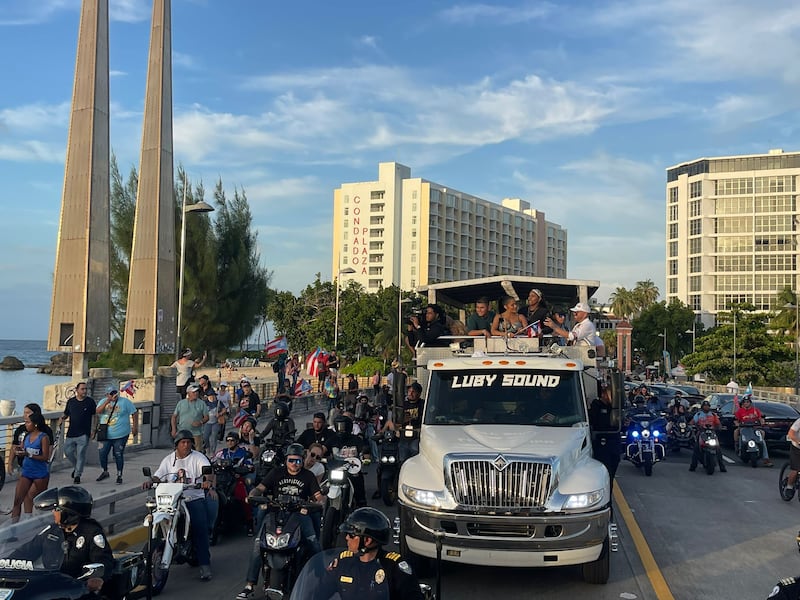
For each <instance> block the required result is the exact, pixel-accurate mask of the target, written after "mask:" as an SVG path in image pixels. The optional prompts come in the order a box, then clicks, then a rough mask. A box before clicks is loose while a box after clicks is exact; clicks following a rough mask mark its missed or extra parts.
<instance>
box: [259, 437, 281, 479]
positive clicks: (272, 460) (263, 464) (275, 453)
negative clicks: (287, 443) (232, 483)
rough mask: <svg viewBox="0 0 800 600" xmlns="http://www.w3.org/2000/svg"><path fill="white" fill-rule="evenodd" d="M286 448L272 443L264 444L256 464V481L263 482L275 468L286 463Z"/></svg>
mask: <svg viewBox="0 0 800 600" xmlns="http://www.w3.org/2000/svg"><path fill="white" fill-rule="evenodd" d="M284 458H285V456H284V447H283V446H282V445H280V444H275V443H273V442H271V441H267V442H264V445H263V446H262V447H261V449H260V450H259V454H258V462H257V464H256V480H257V481H261V480H262V479H264V477H266V476H267V474H269V472H270V471H272V469H274V468H275V467H280V466H281V465H282V464H283V461H284Z"/></svg>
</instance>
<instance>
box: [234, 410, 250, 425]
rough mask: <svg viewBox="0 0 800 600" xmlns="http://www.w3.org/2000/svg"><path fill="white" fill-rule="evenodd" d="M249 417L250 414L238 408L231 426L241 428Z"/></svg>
mask: <svg viewBox="0 0 800 600" xmlns="http://www.w3.org/2000/svg"><path fill="white" fill-rule="evenodd" d="M249 416H250V413H249V412H247V411H246V410H245V409H243V408H240V409H239V413H238V414H237V415H236V416H235V417H233V426H234V427H237V428H238V427H241V426H242V424H244V422H245V421H246V420H247V417H249Z"/></svg>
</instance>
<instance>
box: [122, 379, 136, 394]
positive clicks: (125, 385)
mask: <svg viewBox="0 0 800 600" xmlns="http://www.w3.org/2000/svg"><path fill="white" fill-rule="evenodd" d="M119 391H120V392H122V393H123V394H127V395H128V396H130V397H131V398H133V396H134V394H136V382H135V381H134V380H133V379H129V380H128V381H123V382H122V383H121V384H120V385H119Z"/></svg>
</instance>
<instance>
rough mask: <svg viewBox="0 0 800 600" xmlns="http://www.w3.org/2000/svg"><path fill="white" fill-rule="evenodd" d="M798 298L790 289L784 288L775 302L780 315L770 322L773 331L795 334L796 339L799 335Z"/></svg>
mask: <svg viewBox="0 0 800 600" xmlns="http://www.w3.org/2000/svg"><path fill="white" fill-rule="evenodd" d="M797 301H798V296H797V294H795V293H794V292H793V291H792V289H791V288H790V287H788V286H787V287H785V288H783V289H782V290H781V291H780V292H779V293H778V298H777V301H776V302H775V309H776V310H777V311H778V313H777V314H776V315H775V316H774V317H773V318H772V320H771V321H770V327H771V328H772V329H779V330H781V331H783V332H785V333H790V332H791V333H793V334H794V336H795V337H797V335H798V331H797V327H798V323H797V309H796V308H795V307H796V306H797Z"/></svg>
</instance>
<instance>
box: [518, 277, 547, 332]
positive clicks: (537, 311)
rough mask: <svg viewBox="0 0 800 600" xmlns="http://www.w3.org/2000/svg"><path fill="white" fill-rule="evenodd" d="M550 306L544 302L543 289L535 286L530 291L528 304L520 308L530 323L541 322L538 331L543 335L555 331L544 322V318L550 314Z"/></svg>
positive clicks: (520, 311)
mask: <svg viewBox="0 0 800 600" xmlns="http://www.w3.org/2000/svg"><path fill="white" fill-rule="evenodd" d="M549 310H550V309H549V308H548V307H547V305H546V304H545V303H544V296H543V295H542V290H539V289H537V288H533V289H532V290H531V291H530V292H529V293H528V304H527V305H526V306H523V307H522V308H520V309H519V314H521V315H522V316H523V317H525V319H526V320H527V321H528V324H530V325H532V324H533V323H536V322H537V321H538V322H539V328H538V331H539V332H540V333H541V334H542V335H551V334H552V333H553V331H552V330H551V329H550V328H549V327H547V326H546V325H545V324H544V320H545V319H546V318H547V317H548V316H549V315H548V313H549Z"/></svg>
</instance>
